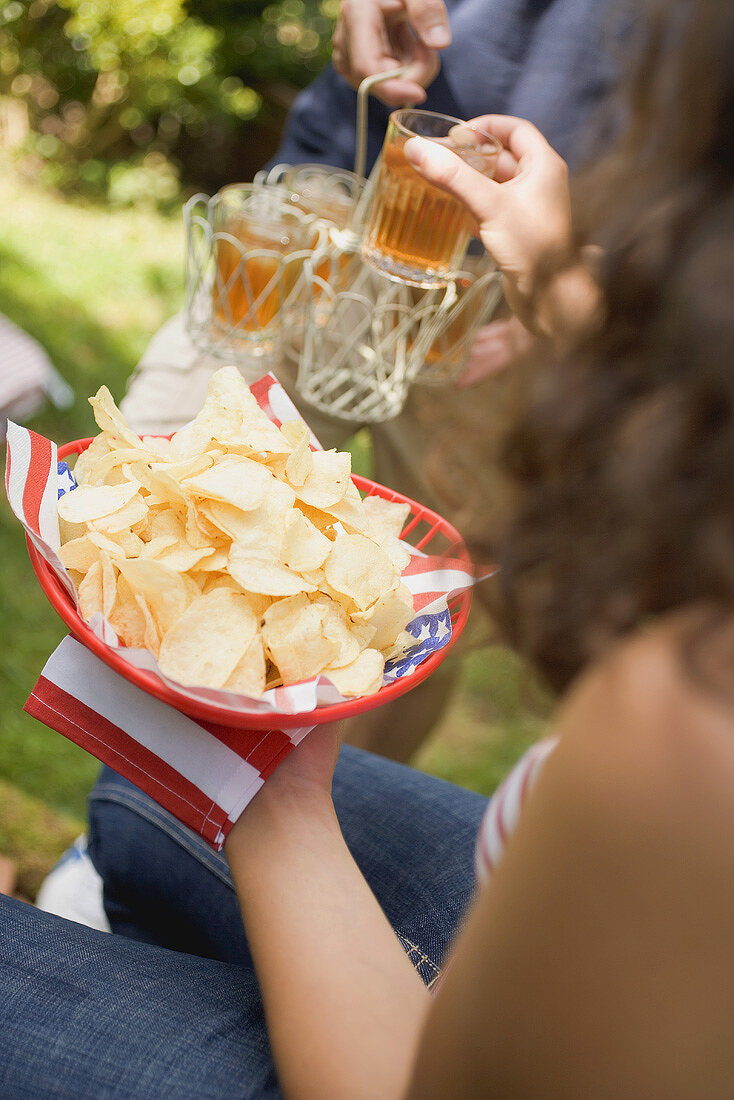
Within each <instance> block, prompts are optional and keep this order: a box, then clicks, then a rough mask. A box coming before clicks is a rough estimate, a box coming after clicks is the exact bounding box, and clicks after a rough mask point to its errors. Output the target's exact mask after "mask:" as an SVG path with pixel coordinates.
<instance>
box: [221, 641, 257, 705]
mask: <svg viewBox="0 0 734 1100" xmlns="http://www.w3.org/2000/svg"><path fill="white" fill-rule="evenodd" d="M224 686H225V688H226V690H227V691H236V692H238V693H239V694H240V695H249V696H250V697H251V698H254V699H257V698H258V697H259V696H260V695H262V693H263V692H264V691H265V650H264V648H263V640H262V636H261V635H260V633H259V631H258V632H257V633H256V634H255V636H254V637H253V639H252V641H251V642H250V644H249V645H248V647H247V649H246V650H245V652H244V653H243V655H242V657H240V659H239V661H238V662H237V664H236V666H235V668H234V671H233V672H232V674H231V675H230V677H229V679H228V680H227V682H226V683H225V685H224Z"/></svg>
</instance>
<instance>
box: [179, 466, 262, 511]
mask: <svg viewBox="0 0 734 1100" xmlns="http://www.w3.org/2000/svg"><path fill="white" fill-rule="evenodd" d="M275 480H276V479H275V477H274V476H273V474H271V472H270V470H268V468H267V467H266V466H263V465H262V463H260V462H252V461H251V460H250V459H249V458H239V457H237V458H229V459H226V460H224V461H222V462H218V463H217V464H216V465H215V466H213V467H212V468H211V469H209V470H207V471H206V472H205V473H202V474H199V475H198V476H197V477H189V478H187V479H186V481H185V486H186V489H187V490H188V491H189V492H190V493H193V494H194V496H197V497H204V498H205V499H207V500H220V501H223V502H224V503H225V504H232V505H233V506H234V507H235V508H240V509H241V510H242V511H243V512H249V511H250V510H251V509H252V508H257V506H258V505H259V504H262V502H263V500H264V499H265V496H266V494H267V493H268V492H269V491H270V490H271V489H272V486H273V483H274V482H275Z"/></svg>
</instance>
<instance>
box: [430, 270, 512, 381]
mask: <svg viewBox="0 0 734 1100" xmlns="http://www.w3.org/2000/svg"><path fill="white" fill-rule="evenodd" d="M412 293H413V300H414V302H415V306H416V308H417V309H421V307H423V308H424V309H425V308H426V307H428V308H429V309H430V308H431V307H433V309H434V318H433V320H429V321H428V322H427V323H426V324H425V325H424V326H423V327H422V331H421V334H420V337H419V341H418V345H417V346H416V349H415V352H416V355H417V356H418V357H419V358H420V360H421V366H420V367H419V369H418V371H417V373H416V374H415V375H414V376H413V382H414V383H416V384H417V385H423V386H443V385H447V384H450V383H452V382H455V381H456V380H457V379H458V378H460V377H461V375H462V374H463V373H464V371H465V370H466V366H467V363H468V359H469V353H470V351H471V348H472V344H473V343H474V340H475V338H476V335H477V331H478V329H479V328H480V327H481V325H484V324H486V323H487V322H488V321H489V320H490V319H491V317H492V315H493V313H494V311H495V309H496V307H497V304H498V302H499V300H500V298H501V297H502V276H501V275H500V273H499V272H498V271H497V268H496V266H495V264H494V263H493V262H492V261H491V260H490V258H489V257H488V256H487V254H486V253H484V254H483V255H481V256H466V257H465V259H464V270H463V271H458V272H456V273H455V275H454V278H453V279H452V280H451V281H450V282H449V284H448V289H447V292H446V293H445V294H444V295H443V298H439V295H441V294H442V293H443V292H441V291H437V290H425V291H420V290H418V289H416V288H412Z"/></svg>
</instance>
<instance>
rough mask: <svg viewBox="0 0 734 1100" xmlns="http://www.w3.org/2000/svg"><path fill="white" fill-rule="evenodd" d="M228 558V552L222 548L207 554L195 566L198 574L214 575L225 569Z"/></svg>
mask: <svg viewBox="0 0 734 1100" xmlns="http://www.w3.org/2000/svg"><path fill="white" fill-rule="evenodd" d="M228 557H229V550H225V549H224V547H221V546H220V547H218V548H217V549H216V550H214V552H213V553H210V554H207V555H206V557H204V558H202V559H201V561H200V562H199V563H198V565H197V566H196V569H197V572H199V573H216V572H219V571H220V570H221V569H226V568H227V558H228Z"/></svg>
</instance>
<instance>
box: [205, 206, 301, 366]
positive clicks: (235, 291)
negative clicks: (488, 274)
mask: <svg viewBox="0 0 734 1100" xmlns="http://www.w3.org/2000/svg"><path fill="white" fill-rule="evenodd" d="M215 202H216V206H215V208H214V211H213V215H214V216H213V230H214V234H213V238H214V239H213V245H214V260H215V271H214V283H213V286H212V307H213V320H214V324H215V326H216V327H217V328H218V329H219V330H220V331H222V332H223V333H226V335H227V336H228V337H230V338H235V339H241V340H243V341H245V342H246V343H247V344H248V345H249V350H250V352H251V353H252V354H254V355H257V354H261V353H265V352H266V351H268V350H269V348H270V346H271V344H272V340H273V337H274V336H275V334H276V332H277V330H278V329H279V327H280V322H281V319H282V310H283V306H284V304H285V302H286V300H287V299H288V297H289V295H290V294H291V293H292V291H293V288H294V286H295V283H296V281H297V279H298V276H299V274H300V272H301V271H302V270H303V256H304V255H305V254H306V250H308V249H310V248H311V247H312V245H313V241H314V228H313V217H309V216H308V215H306V214H305V213H304V212H303V211H302V210H299V209H297V208H296V207H294V206H292V205H291V204H289V203H286V202H283V200H282V197H281V196H280V195H279V194H278V193H277V192H276V191H275V189H273V190H272V191H269V190H268V189H266V188H263V187H257V186H255V185H252V184H232V185H230V186H229V187H224V188H223V189H222V190H221V191H220V192H219V194H218V195H217V197H216V200H215Z"/></svg>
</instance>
